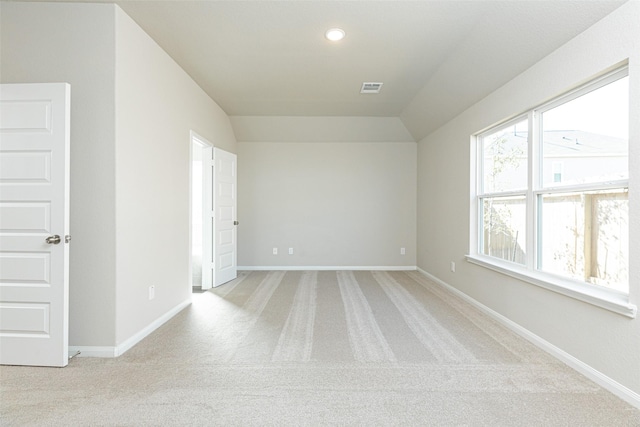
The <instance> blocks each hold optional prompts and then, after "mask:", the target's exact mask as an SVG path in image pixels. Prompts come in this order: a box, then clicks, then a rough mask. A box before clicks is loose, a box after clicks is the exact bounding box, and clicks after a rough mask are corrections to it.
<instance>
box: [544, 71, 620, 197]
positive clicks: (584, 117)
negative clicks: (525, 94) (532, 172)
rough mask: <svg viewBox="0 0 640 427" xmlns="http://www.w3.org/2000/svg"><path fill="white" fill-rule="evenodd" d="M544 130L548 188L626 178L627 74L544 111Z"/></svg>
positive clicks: (546, 183)
mask: <svg viewBox="0 0 640 427" xmlns="http://www.w3.org/2000/svg"><path fill="white" fill-rule="evenodd" d="M542 129H543V130H542V135H543V141H542V152H543V159H542V169H543V173H542V180H543V186H544V187H557V186H562V185H576V184H584V183H594V182H607V181H615V180H622V179H628V177H629V172H628V170H629V167H628V153H629V78H628V77H624V78H622V79H620V80H617V81H615V82H613V83H610V84H607V85H606V86H603V87H601V88H599V89H596V90H593V91H591V92H589V93H587V94H586V95H583V96H580V97H579V98H576V99H573V100H571V101H569V102H566V103H564V104H562V105H560V106H558V107H555V108H553V109H551V110H548V111H545V112H544V113H543V114H542ZM559 164H562V166H561V167H560V166H558V165H559ZM560 168H561V169H560Z"/></svg>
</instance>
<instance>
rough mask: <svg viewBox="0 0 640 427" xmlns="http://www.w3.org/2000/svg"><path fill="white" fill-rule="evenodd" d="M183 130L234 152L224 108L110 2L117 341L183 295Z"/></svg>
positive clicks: (186, 216)
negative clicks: (113, 38) (151, 295)
mask: <svg viewBox="0 0 640 427" xmlns="http://www.w3.org/2000/svg"><path fill="white" fill-rule="evenodd" d="M190 130H193V131H195V132H196V133H198V134H199V135H201V136H202V137H204V138H207V139H208V140H209V141H211V142H212V143H213V144H215V146H217V147H219V148H222V149H224V150H227V151H231V152H235V137H234V135H233V130H232V129H231V124H230V122H229V119H228V117H227V115H226V114H225V113H224V112H223V111H222V109H220V107H219V106H218V105H217V104H216V103H215V102H214V101H212V100H211V98H209V97H208V96H207V95H206V94H205V93H204V91H203V90H202V89H200V87H198V86H197V85H196V84H195V83H194V81H193V80H192V79H191V78H190V77H189V76H188V75H187V74H186V73H185V72H184V70H182V69H181V68H180V67H179V66H178V65H177V64H176V63H175V62H174V61H173V60H172V59H171V58H170V57H169V55H167V54H166V52H164V51H163V50H162V49H161V48H160V47H159V46H158V45H157V44H156V43H155V42H154V41H153V40H152V39H151V38H150V37H149V36H148V35H147V34H146V33H145V32H144V31H143V30H142V29H141V28H140V27H139V26H138V25H137V24H136V23H135V22H134V21H133V20H132V19H131V18H130V17H129V16H128V15H126V14H125V13H124V12H123V11H122V10H121V9H120V8H117V10H116V232H117V239H116V262H117V273H116V283H117V291H116V309H117V312H116V342H117V344H121V343H122V342H123V341H125V340H127V339H129V338H130V337H131V336H132V335H134V334H135V333H137V332H138V331H140V330H141V329H143V328H144V327H146V326H147V325H149V324H150V323H151V322H153V321H154V320H155V319H157V318H159V317H160V316H162V315H163V314H164V313H166V312H168V311H169V310H171V309H172V308H174V307H176V306H177V305H179V304H181V303H184V302H185V301H188V300H189V299H190V295H191V279H190V276H191V264H190V263H189V253H190V247H189V244H190V230H189V221H190V212H189V210H190V209H189V206H190V200H189V185H190V179H191V177H190V169H189V168H190V154H189V153H190V150H191V137H190ZM150 285H154V286H155V295H156V296H155V299H154V300H152V301H149V299H148V287H149V286H150Z"/></svg>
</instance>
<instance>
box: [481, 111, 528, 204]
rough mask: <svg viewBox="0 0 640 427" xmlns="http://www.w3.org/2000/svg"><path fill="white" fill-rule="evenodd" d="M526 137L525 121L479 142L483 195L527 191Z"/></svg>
mask: <svg viewBox="0 0 640 427" xmlns="http://www.w3.org/2000/svg"><path fill="white" fill-rule="evenodd" d="M528 133H529V130H528V121H527V120H526V119H525V120H523V121H521V122H518V123H516V124H514V125H511V126H509V127H507V128H504V129H501V130H500V131H498V132H495V133H492V134H489V135H486V136H484V137H483V138H482V142H483V143H482V162H483V168H482V170H483V175H484V176H483V178H484V179H483V185H484V187H483V192H484V193H497V192H502V191H512V190H522V189H526V188H527V138H528V136H529V135H528Z"/></svg>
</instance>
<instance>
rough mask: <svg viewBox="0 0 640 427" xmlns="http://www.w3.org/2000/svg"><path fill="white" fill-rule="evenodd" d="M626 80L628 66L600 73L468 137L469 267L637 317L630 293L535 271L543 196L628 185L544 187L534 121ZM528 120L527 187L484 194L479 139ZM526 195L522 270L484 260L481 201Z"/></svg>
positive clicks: (511, 264) (538, 129)
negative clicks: (474, 265)
mask: <svg viewBox="0 0 640 427" xmlns="http://www.w3.org/2000/svg"><path fill="white" fill-rule="evenodd" d="M628 75H629V68H628V65H625V66H624V67H621V68H618V69H616V70H614V71H611V72H608V73H606V74H603V75H602V76H600V77H598V78H595V79H593V80H591V81H589V82H588V83H586V84H584V85H581V86H580V87H578V88H576V89H574V90H571V91H569V92H567V93H565V94H564V95H561V96H559V97H557V98H555V99H553V100H551V101H550V102H547V103H545V104H542V105H540V106H538V107H535V108H532V109H530V110H529V111H527V112H526V113H524V114H519V115H517V116H513V117H511V118H509V119H508V120H505V121H504V122H502V123H500V124H498V125H495V126H491V127H490V128H487V129H485V130H483V131H482V132H479V133H477V134H476V135H473V136H472V137H471V165H470V170H471V180H472V182H471V199H470V202H471V203H470V205H471V206H470V208H471V209H470V218H471V223H470V233H471V235H470V248H469V254H468V255H467V257H466V258H467V260H468V261H469V262H471V263H473V264H476V265H480V266H483V267H486V268H488V269H491V270H494V271H497V272H499V273H502V274H505V275H508V276H511V277H514V278H516V279H519V280H522V281H524V282H527V283H531V284H534V285H537V286H540V287H542V288H545V289H548V290H551V291H553V292H556V293H559V294H562V295H566V296H569V297H572V298H575V299H578V300H580V301H583V302H587V303H589V304H592V305H595V306H598V307H601V308H604V309H607V310H610V311H613V312H615V313H618V314H622V315H624V316H627V317H631V318H635V316H636V313H637V307H636V306H635V305H634V304H631V303H630V301H629V294H628V293H623V292H620V291H616V290H613V289H608V288H605V287H602V286H597V285H592V284H590V283H587V282H584V281H580V280H575V279H570V278H566V277H563V276H559V275H555V274H552V273H548V272H544V271H541V270H539V269H538V268H537V267H538V263H539V261H538V258H539V253H538V251H539V249H538V247H539V245H538V242H539V240H540V237H539V230H538V227H539V221H540V219H539V212H538V209H539V207H538V206H539V204H538V200H539V198H540V196H541V195H543V194H544V195H546V194H558V193H568V192H583V191H586V190H589V191H592V190H608V189H614V188H624V189H626V190H627V191H628V188H629V180H628V179H625V180H618V181H610V182H601V183H594V184H580V185H562V184H561V183H560V184H559V185H557V186H553V187H544V183H543V182H542V179H541V176H542V161H541V160H542V147H541V146H540V135H541V133H542V122H541V120H538V118H539V117H540V115H541V114H543V113H544V112H546V111H549V110H551V109H553V108H555V107H557V106H559V105H562V104H565V103H567V102H570V101H572V100H574V99H576V98H579V97H580V96H582V95H585V94H587V93H589V92H591V91H594V90H596V89H599V88H601V87H603V86H606V85H608V84H610V83H612V82H614V81H616V80H619V79H621V78H624V77H626V76H628ZM524 119H527V120H528V126H529V132H528V141H527V146H528V153H527V155H528V159H527V174H528V188H527V189H526V190H524V191H519V190H516V191H505V192H492V193H484V192H483V191H482V189H481V188H480V187H481V184H482V181H483V179H484V174H483V171H482V165H483V159H482V157H483V150H482V147H481V141H482V138H483V137H485V136H488V135H491V134H493V133H495V132H499V131H500V130H502V129H504V128H507V127H509V126H513V125H514V124H516V123H518V122H520V121H522V120H524ZM514 195H525V196H526V224H527V232H526V262H525V265H522V264H518V263H515V262H510V261H506V260H503V259H500V258H497V257H493V256H489V255H484V254H483V253H482V248H481V246H480V245H481V244H482V238H481V237H480V236H481V235H480V233H482V232H483V224H482V221H483V217H482V215H483V213H482V209H483V206H482V200H483V199H485V198H489V197H501V196H514Z"/></svg>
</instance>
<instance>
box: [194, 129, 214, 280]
mask: <svg viewBox="0 0 640 427" xmlns="http://www.w3.org/2000/svg"><path fill="white" fill-rule="evenodd" d="M212 152H213V146H212V145H211V143H209V142H208V141H207V140H206V139H204V138H202V137H200V136H199V135H197V134H196V133H195V132H191V287H192V289H193V291H194V292H199V291H202V290H206V289H210V288H211V286H212V283H213V273H214V272H213V268H212V267H213V265H212V261H213V254H212V248H213V230H212V210H213V191H212V180H213V178H212V176H211V175H212V173H211V169H212V166H213V163H212V157H213V156H212Z"/></svg>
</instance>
